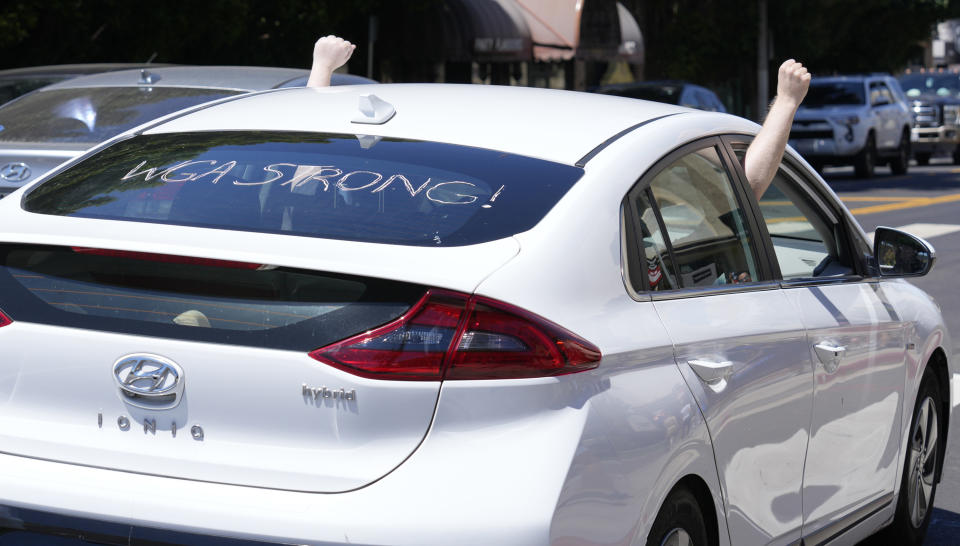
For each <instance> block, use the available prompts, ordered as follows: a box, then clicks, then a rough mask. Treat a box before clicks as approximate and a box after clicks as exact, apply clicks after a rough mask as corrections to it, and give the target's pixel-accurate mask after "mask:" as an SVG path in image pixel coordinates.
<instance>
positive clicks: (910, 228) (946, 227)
mask: <svg viewBox="0 0 960 546" xmlns="http://www.w3.org/2000/svg"><path fill="white" fill-rule="evenodd" d="M897 229H899V230H900V231H906V232H907V233H911V234H913V235H916V236H917V237H922V238H924V239H929V238H931V237H939V236H940V235H949V234H951V233H956V232H958V231H960V226H958V225H956V224H907V225H905V226H900V227H898V228H897Z"/></svg>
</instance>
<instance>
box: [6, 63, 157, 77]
mask: <svg viewBox="0 0 960 546" xmlns="http://www.w3.org/2000/svg"><path fill="white" fill-rule="evenodd" d="M164 66H170V65H166V64H152V63H83V64H50V65H43V66H25V67H21V68H7V69H5V70H0V79H6V78H30V77H38V76H60V77H64V78H69V77H71V76H80V75H84V74H97V73H100V72H112V71H115V70H129V69H132V68H160V67H164Z"/></svg>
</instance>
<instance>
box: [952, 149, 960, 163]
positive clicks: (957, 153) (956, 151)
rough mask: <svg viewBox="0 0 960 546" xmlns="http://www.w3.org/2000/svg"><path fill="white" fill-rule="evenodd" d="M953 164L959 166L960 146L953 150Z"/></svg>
mask: <svg viewBox="0 0 960 546" xmlns="http://www.w3.org/2000/svg"><path fill="white" fill-rule="evenodd" d="M953 164H954V165H960V146H957V147H956V148H954V150H953Z"/></svg>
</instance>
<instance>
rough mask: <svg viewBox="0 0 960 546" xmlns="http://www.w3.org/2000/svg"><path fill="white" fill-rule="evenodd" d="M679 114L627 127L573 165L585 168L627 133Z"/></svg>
mask: <svg viewBox="0 0 960 546" xmlns="http://www.w3.org/2000/svg"><path fill="white" fill-rule="evenodd" d="M679 113H680V112H674V113H672V114H664V115H662V116H657V117H655V118H650V119H648V120H645V121H641V122H640V123H637V124H636V125H631V126H630V127H627V128H626V129H624V130H622V131H620V132H619V133H617V134H615V135H613V136H612V137H610V138H608V139H607V140H604V141H603V142H601V143H600V144H599V145H598V146H597V147H596V148H594V149H592V150H590V151H589V152H587V155H585V156H583V157H581V158H580V159H579V160H577V162H576V163H574V164H573V165H574V166H575V167H580V168H581V169H582V168H583V167H585V166H586V165H587V163H588V162H589V161H590V160H591V159H593V158H594V157H596V155H597V154H599V153H600V152H602V151H603V149H604V148H606V147H607V146H609V145H611V144H613V143H614V142H616V141H617V140H619V139H620V137H622V136H624V135H626V134H627V133H629V132H631V131H633V130H634V129H639V128H640V127H643V126H644V125H647V124H649V123H653V122H654V121H657V120H658V119H663V118H668V117H670V116H675V115H677V114H679Z"/></svg>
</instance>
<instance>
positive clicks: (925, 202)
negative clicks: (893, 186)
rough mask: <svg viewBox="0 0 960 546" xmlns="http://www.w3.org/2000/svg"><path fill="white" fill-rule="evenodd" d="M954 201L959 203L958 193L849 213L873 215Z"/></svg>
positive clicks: (858, 209)
mask: <svg viewBox="0 0 960 546" xmlns="http://www.w3.org/2000/svg"><path fill="white" fill-rule="evenodd" d="M956 201H960V193H955V194H951V195H941V196H940V197H913V198H907V199H904V200H902V201H900V202H897V203H887V204H885V205H874V206H871V207H860V208H855V209H850V212H851V213H853V214H855V215H858V214H859V215H862V214H873V213H875V212H887V211H891V210H902V209H912V208H917V207H928V206H930V205H939V204H941V203H953V202H956Z"/></svg>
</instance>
